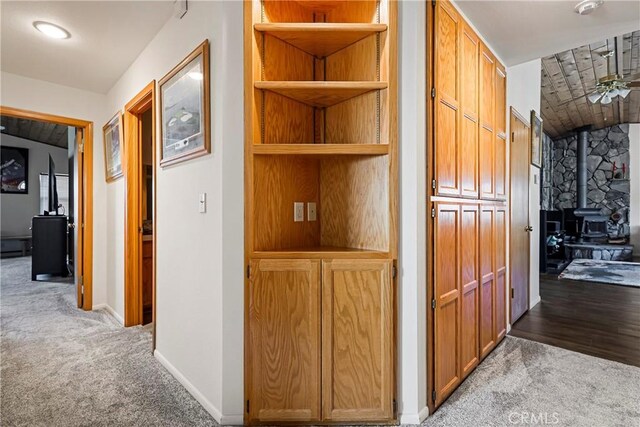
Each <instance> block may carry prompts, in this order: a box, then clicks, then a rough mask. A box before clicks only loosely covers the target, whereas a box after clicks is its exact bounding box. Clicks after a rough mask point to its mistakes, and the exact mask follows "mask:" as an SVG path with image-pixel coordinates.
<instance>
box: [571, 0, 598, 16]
mask: <svg viewBox="0 0 640 427" xmlns="http://www.w3.org/2000/svg"><path fill="white" fill-rule="evenodd" d="M602 3H604V0H583V1H581V2H580V3H578V4H577V5H576V7H575V8H574V9H573V10H574V11H575V12H576V13H577V14H578V15H588V14H590V13H591V12H593V11H594V10H596V9H597V8H599V7H600V6H602Z"/></svg>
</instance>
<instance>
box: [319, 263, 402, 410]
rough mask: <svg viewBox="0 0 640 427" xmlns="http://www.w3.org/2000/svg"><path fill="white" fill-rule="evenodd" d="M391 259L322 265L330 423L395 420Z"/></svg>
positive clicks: (325, 393) (324, 374)
mask: <svg viewBox="0 0 640 427" xmlns="http://www.w3.org/2000/svg"><path fill="white" fill-rule="evenodd" d="M391 283H392V281H391V261H387V260H380V261H376V260H330V261H323V263H322V289H323V292H322V293H323V296H322V384H323V386H322V401H323V411H322V412H323V419H324V420H325V421H332V422H334V421H341V422H346V421H380V420H385V419H386V420H390V419H392V418H393V395H394V384H393V344H392V337H393V318H392V313H393V309H392V307H393V292H392V286H391Z"/></svg>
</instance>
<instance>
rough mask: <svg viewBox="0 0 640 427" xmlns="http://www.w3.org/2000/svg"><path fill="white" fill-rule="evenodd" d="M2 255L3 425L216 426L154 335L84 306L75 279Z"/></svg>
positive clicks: (0, 401) (0, 346)
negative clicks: (49, 276) (165, 359)
mask: <svg viewBox="0 0 640 427" xmlns="http://www.w3.org/2000/svg"><path fill="white" fill-rule="evenodd" d="M30 268H31V259H30V258H29V257H27V258H10V259H3V260H1V261H0V269H1V295H0V296H1V303H0V309H1V314H0V322H1V328H2V332H1V334H0V357H1V362H0V377H1V390H0V425H2V426H216V425H217V423H216V422H215V420H214V419H213V418H212V417H211V416H210V415H209V414H208V413H207V412H206V411H205V410H204V408H202V406H200V404H199V403H198V402H197V401H196V400H195V399H194V398H193V397H192V396H191V395H190V394H189V393H188V392H187V391H186V390H185V389H184V388H183V387H182V385H181V384H180V383H178V381H177V380H176V379H175V378H173V376H171V374H169V372H167V371H166V370H165V369H164V367H163V366H162V365H160V363H159V362H158V361H157V360H156V359H155V358H154V357H153V355H152V354H151V333H150V332H149V331H148V330H144V329H143V328H142V327H132V328H126V329H125V328H123V327H122V326H121V325H119V324H118V323H117V322H116V321H115V319H114V318H113V317H112V316H111V315H110V314H108V313H107V312H106V311H102V310H96V311H93V312H85V311H82V310H78V309H77V308H76V301H75V286H74V285H73V284H72V283H70V282H69V281H68V280H59V281H51V282H31V280H30Z"/></svg>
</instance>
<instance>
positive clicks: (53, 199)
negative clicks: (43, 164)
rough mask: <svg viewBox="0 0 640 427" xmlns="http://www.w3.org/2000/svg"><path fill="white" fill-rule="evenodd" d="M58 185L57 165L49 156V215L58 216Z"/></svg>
mask: <svg viewBox="0 0 640 427" xmlns="http://www.w3.org/2000/svg"><path fill="white" fill-rule="evenodd" d="M58 205H59V203H58V184H57V181H56V164H55V163H54V162H53V159H52V158H51V154H49V211H48V214H49V215H58Z"/></svg>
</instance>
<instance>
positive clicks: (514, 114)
mask: <svg viewBox="0 0 640 427" xmlns="http://www.w3.org/2000/svg"><path fill="white" fill-rule="evenodd" d="M516 120H518V121H520V122H522V124H524V125H525V127H526V128H528V129H529V133H528V134H529V135H530V134H531V123H529V120H527V119H526V118H525V117H524V116H523V115H522V114H520V112H519V111H518V110H516V109H515V108H514V107H513V105H512V106H511V107H510V108H509V132H510V133H511V138H510V139H509V141H510V145H509V166H511V165H513V164H514V163H513V157H512V156H513V150H512V148H513V143H514V132H513V123H514V122H515V121H516ZM527 167H528V168H527V224H531V216H530V212H529V209H530V208H531V201H530V200H529V199H530V197H529V195H530V194H531V188H530V185H531V182H530V180H531V138H527ZM514 171H515V168H512V167H509V221H508V224H509V251H511V224H512V220H511V216H512V215H513V208H512V205H511V202H512V195H513V191H512V190H511V183H512V181H513V180H512V179H511V174H512V173H513V172H514ZM527 237H528V239H529V247H528V248H527V250H528V252H529V256H528V257H527V259H528V260H529V262H527V309H526V310H525V311H524V313H522V316H524V315H525V314H526V313H527V312H528V311H529V303H530V302H531V295H530V293H531V286H530V285H531V284H530V283H529V278H530V277H531V232H528V233H527ZM512 267H513V257H512V256H509V281H508V283H509V294H508V297H507V301H509V324H510V325H511V326H513V314H512V313H513V310H512V308H511V304H512V299H511V290H512V289H513V283H511V272H512V271H513V268H512ZM522 316H520V317H519V319H521V318H522Z"/></svg>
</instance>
